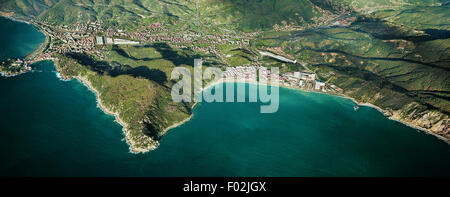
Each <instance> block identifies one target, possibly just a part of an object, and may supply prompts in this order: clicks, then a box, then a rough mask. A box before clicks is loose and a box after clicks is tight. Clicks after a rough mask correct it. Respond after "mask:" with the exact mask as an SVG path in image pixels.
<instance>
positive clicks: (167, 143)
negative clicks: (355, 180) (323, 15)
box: [0, 18, 450, 177]
mask: <svg viewBox="0 0 450 197" xmlns="http://www.w3.org/2000/svg"><path fill="white" fill-rule="evenodd" d="M44 40H45V37H44V35H43V34H41V33H40V32H39V31H38V30H37V29H36V28H34V27H33V26H31V25H29V24H26V23H22V22H17V21H12V20H9V19H6V18H0V44H1V46H2V47H0V60H4V59H6V58H19V57H23V56H25V55H27V54H28V53H30V52H32V51H33V50H34V49H36V48H37V47H38V46H39V44H40V43H42V42H44ZM32 67H33V69H34V71H32V72H28V73H25V74H21V75H18V76H15V77H0V176H50V177H52V176H58V177H60V176H69V177H73V176H102V177H105V176H106V177H108V176H121V177H130V176H132V177H135V176H145V177H146V176H157V177H165V176H231V177H236V176H251V177H261V176H263V177H266V176H267V177H280V176H282V177H286V176H296V177H324V176H326V177H329V176H350V177H360V176H371V177H372V176H374V177H376V176H393V177H397V176H449V175H450V167H449V166H450V146H449V144H447V143H445V142H444V141H442V140H440V139H438V138H436V137H435V136H433V135H429V134H426V133H425V132H422V131H419V130H417V129H414V128H411V127H408V126H406V125H404V124H402V123H399V122H396V121H392V120H389V119H388V118H387V117H385V116H384V115H383V114H382V113H380V112H378V111H377V110H375V109H373V108H370V107H365V106H362V107H360V108H359V109H358V110H356V111H355V110H354V108H353V107H354V105H355V103H353V102H352V101H351V100H349V99H346V98H342V97H337V96H332V95H327V94H320V93H312V92H303V91H298V90H292V89H286V88H281V89H280V104H279V110H278V112H277V113H273V114H261V113H259V112H260V106H261V105H262V103H248V102H246V103H200V104H198V105H197V106H196V107H195V109H194V110H193V113H194V116H193V118H192V119H191V120H190V121H188V122H186V123H185V124H183V125H181V126H179V127H176V128H174V129H171V130H170V131H168V133H167V134H166V135H165V136H164V137H163V138H162V139H161V141H160V146H159V147H158V148H157V149H156V150H154V151H150V152H148V153H145V154H132V153H130V151H129V147H128V145H127V144H126V142H125V141H124V135H123V132H122V127H121V126H120V125H119V124H118V123H117V122H115V120H114V117H113V116H110V115H107V114H105V113H104V112H102V111H101V110H100V109H99V108H98V107H97V103H96V98H95V95H94V93H93V92H91V91H89V90H88V88H87V87H85V86H84V85H83V84H81V83H80V82H78V81H77V80H70V81H63V80H61V79H59V78H58V73H57V72H56V70H55V68H54V65H53V63H52V62H51V61H41V62H37V63H35V64H33V65H32ZM246 86H247V87H248V86H250V85H249V84H247V85H246Z"/></svg>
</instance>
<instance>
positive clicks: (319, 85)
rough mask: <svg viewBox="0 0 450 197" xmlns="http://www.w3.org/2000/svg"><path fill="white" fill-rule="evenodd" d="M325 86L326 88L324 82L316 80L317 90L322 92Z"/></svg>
mask: <svg viewBox="0 0 450 197" xmlns="http://www.w3.org/2000/svg"><path fill="white" fill-rule="evenodd" d="M323 86H325V83H324V82H321V81H319V80H316V86H315V87H314V88H315V89H316V90H320V89H321V88H322V87H323Z"/></svg>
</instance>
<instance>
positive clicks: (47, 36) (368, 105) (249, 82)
mask: <svg viewBox="0 0 450 197" xmlns="http://www.w3.org/2000/svg"><path fill="white" fill-rule="evenodd" d="M0 17H3V18H5V19H8V20H12V21H15V22H20V23H25V24H28V25H31V26H32V27H33V28H35V29H36V30H37V31H39V32H40V33H42V34H43V35H44V36H45V41H44V42H43V43H41V44H40V45H39V47H38V48H36V49H35V50H33V51H32V52H30V53H29V54H27V55H25V56H24V57H23V58H29V57H30V56H36V55H38V54H40V53H42V50H43V49H44V48H45V47H46V45H47V44H49V42H51V41H50V39H49V35H47V34H46V33H45V32H43V31H42V30H41V29H40V27H39V26H37V25H35V24H34V23H32V22H28V21H26V20H25V19H18V18H15V17H13V16H3V15H0ZM41 61H42V60H41ZM51 61H52V62H53V64H54V66H55V68H56V69H57V70H58V67H57V66H56V65H57V62H55V61H54V60H51ZM36 62H39V61H36ZM36 62H34V63H36ZM27 72H28V71H26V72H23V73H18V74H15V75H5V74H4V73H2V72H0V76H1V77H5V78H8V77H15V76H18V75H21V74H25V73H27ZM58 74H59V79H60V80H63V81H67V80H70V79H64V77H63V76H61V73H60V72H59V71H57V76H58ZM74 78H75V79H77V80H78V81H79V82H80V83H82V84H84V85H85V86H86V87H88V89H89V90H91V91H92V92H94V94H95V95H96V100H97V106H98V107H99V108H100V109H101V110H102V111H103V112H105V113H106V114H108V115H111V116H114V117H115V121H116V122H118V123H119V124H120V125H121V126H122V131H123V132H124V134H125V140H126V142H127V144H128V145H129V148H130V152H132V153H145V152H148V151H150V150H153V149H155V148H156V147H157V146H156V147H150V148H149V149H148V150H147V149H139V148H136V149H134V148H133V143H132V142H131V141H130V140H129V138H128V135H127V132H128V130H127V129H126V128H127V127H128V125H127V124H126V123H125V122H124V121H123V120H122V119H121V118H120V116H119V114H118V113H117V112H112V111H111V110H109V109H107V108H106V107H105V106H104V105H103V103H102V100H101V99H100V97H99V92H98V91H97V90H96V89H95V88H93V87H92V85H91V83H90V82H89V81H88V80H87V79H83V78H82V77H80V76H77V77H74ZM231 82H233V83H246V84H255V85H258V84H265V85H268V86H272V85H271V84H269V83H261V82H258V81H254V80H247V79H233V78H232V79H227V78H221V79H220V80H217V81H214V82H210V83H208V84H206V86H205V87H203V88H202V89H201V92H203V91H205V90H207V89H209V88H210V87H212V86H215V85H219V84H224V83H231ZM278 87H282V88H287V89H291V90H296V91H303V92H314V93H320V94H326V95H332V96H337V97H341V98H346V99H350V100H351V101H353V102H354V103H355V104H357V105H359V106H366V107H371V108H374V109H376V110H377V111H379V112H380V113H382V114H383V115H384V116H385V117H387V118H388V119H390V120H393V121H396V122H399V123H402V124H404V125H406V126H408V127H411V128H413V129H416V130H420V131H423V132H425V133H426V134H431V135H433V136H435V137H437V138H438V139H440V140H443V141H444V142H446V143H447V144H449V145H450V139H446V138H445V137H443V136H440V135H438V134H436V133H434V132H432V131H431V130H428V129H425V128H422V127H419V126H415V125H412V124H410V123H407V122H404V121H401V120H398V119H396V118H393V117H392V116H389V115H388V114H386V110H383V109H382V108H380V107H378V106H376V105H373V104H371V103H359V102H357V101H356V99H354V98H352V97H349V96H347V95H343V94H332V93H327V92H316V91H309V90H303V89H300V88H295V87H290V86H284V85H282V84H278ZM197 104H198V103H197V102H196V103H194V105H193V106H192V109H194V108H195V106H196V105H197ZM193 116H194V114H193V112H192V114H191V115H190V116H189V117H187V118H186V119H184V120H182V121H180V122H178V123H175V124H172V125H170V126H168V127H167V128H165V129H164V131H163V133H162V135H165V134H166V133H167V132H168V131H169V130H171V129H173V128H176V127H178V126H181V125H183V124H184V123H186V122H188V121H189V120H191V119H192V118H193ZM152 140H153V139H152ZM154 141H155V140H154ZM156 142H158V141H156Z"/></svg>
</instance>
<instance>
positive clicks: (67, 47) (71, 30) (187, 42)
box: [14, 20, 342, 93]
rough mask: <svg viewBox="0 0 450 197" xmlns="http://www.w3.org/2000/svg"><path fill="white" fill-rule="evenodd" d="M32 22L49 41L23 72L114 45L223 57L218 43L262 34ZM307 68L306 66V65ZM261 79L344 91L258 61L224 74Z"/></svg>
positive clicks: (311, 75)
mask: <svg viewBox="0 0 450 197" xmlns="http://www.w3.org/2000/svg"><path fill="white" fill-rule="evenodd" d="M31 23H32V24H34V25H35V26H37V27H39V29H40V30H41V31H42V32H43V33H44V34H45V35H46V36H47V40H46V43H44V44H43V45H42V46H41V47H40V49H38V50H37V51H36V52H34V53H32V54H30V55H29V56H27V57H26V58H25V59H18V60H17V61H15V63H14V64H15V65H16V66H17V65H21V66H24V68H25V69H21V70H20V72H26V71H28V70H31V68H30V67H28V65H30V64H33V63H35V62H38V61H42V60H51V61H57V60H58V59H57V58H56V55H57V54H65V53H87V54H91V55H95V56H96V57H98V58H99V59H104V58H105V57H104V53H103V51H105V50H107V48H106V47H107V46H111V45H140V44H150V43H158V42H165V43H169V44H171V45H172V46H173V47H177V48H181V49H183V48H191V49H192V50H194V51H196V52H201V53H205V54H214V55H215V56H217V57H219V58H223V56H224V55H223V54H222V53H220V52H219V50H218V49H217V48H216V46H217V45H218V44H231V45H236V46H240V47H242V48H245V47H246V46H247V45H248V44H249V40H250V39H251V38H253V37H255V36H257V35H258V34H259V32H254V33H241V34H240V35H231V34H216V35H209V34H206V35H205V34H204V33H198V32H193V31H191V30H188V31H185V32H183V33H181V34H180V35H170V34H167V29H166V28H165V27H164V25H163V24H161V23H154V24H150V25H148V26H143V27H141V28H140V29H139V30H138V31H136V32H133V33H127V31H125V30H122V29H117V28H116V27H108V28H107V29H104V28H103V24H102V21H98V22H87V23H79V22H78V23H76V24H74V25H71V26H66V25H58V26H55V25H52V24H49V23H45V22H40V21H35V20H32V21H31ZM259 54H260V55H261V56H268V57H270V58H273V59H276V60H277V61H280V62H284V63H289V64H300V65H301V66H303V67H305V66H304V63H302V62H297V60H290V59H289V58H286V57H283V56H281V55H277V54H274V53H273V52H269V51H259ZM305 68H306V67H305ZM257 72H260V73H259V74H260V75H259V76H260V78H259V79H258V81H259V82H261V81H271V80H277V82H278V84H280V85H281V86H284V87H291V88H298V89H304V90H309V91H321V92H330V93H342V89H341V88H339V87H336V86H335V85H330V84H327V83H326V82H322V81H320V80H319V79H317V76H316V74H314V73H312V72H300V71H294V72H288V73H283V74H282V75H281V76H279V75H275V74H271V73H270V70H267V69H266V68H265V67H263V66H261V65H260V63H259V62H258V61H253V62H252V63H251V64H247V65H241V66H237V67H227V68H226V71H224V73H223V77H224V78H225V79H230V78H235V79H237V80H238V81H239V80H250V81H251V80H254V81H256V79H257V76H258V73H257Z"/></svg>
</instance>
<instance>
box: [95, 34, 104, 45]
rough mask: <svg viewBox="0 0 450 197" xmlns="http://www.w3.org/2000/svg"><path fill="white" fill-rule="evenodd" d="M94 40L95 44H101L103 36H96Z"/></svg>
mask: <svg viewBox="0 0 450 197" xmlns="http://www.w3.org/2000/svg"><path fill="white" fill-rule="evenodd" d="M95 40H96V43H97V45H103V37H101V36H97V37H96V39H95Z"/></svg>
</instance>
